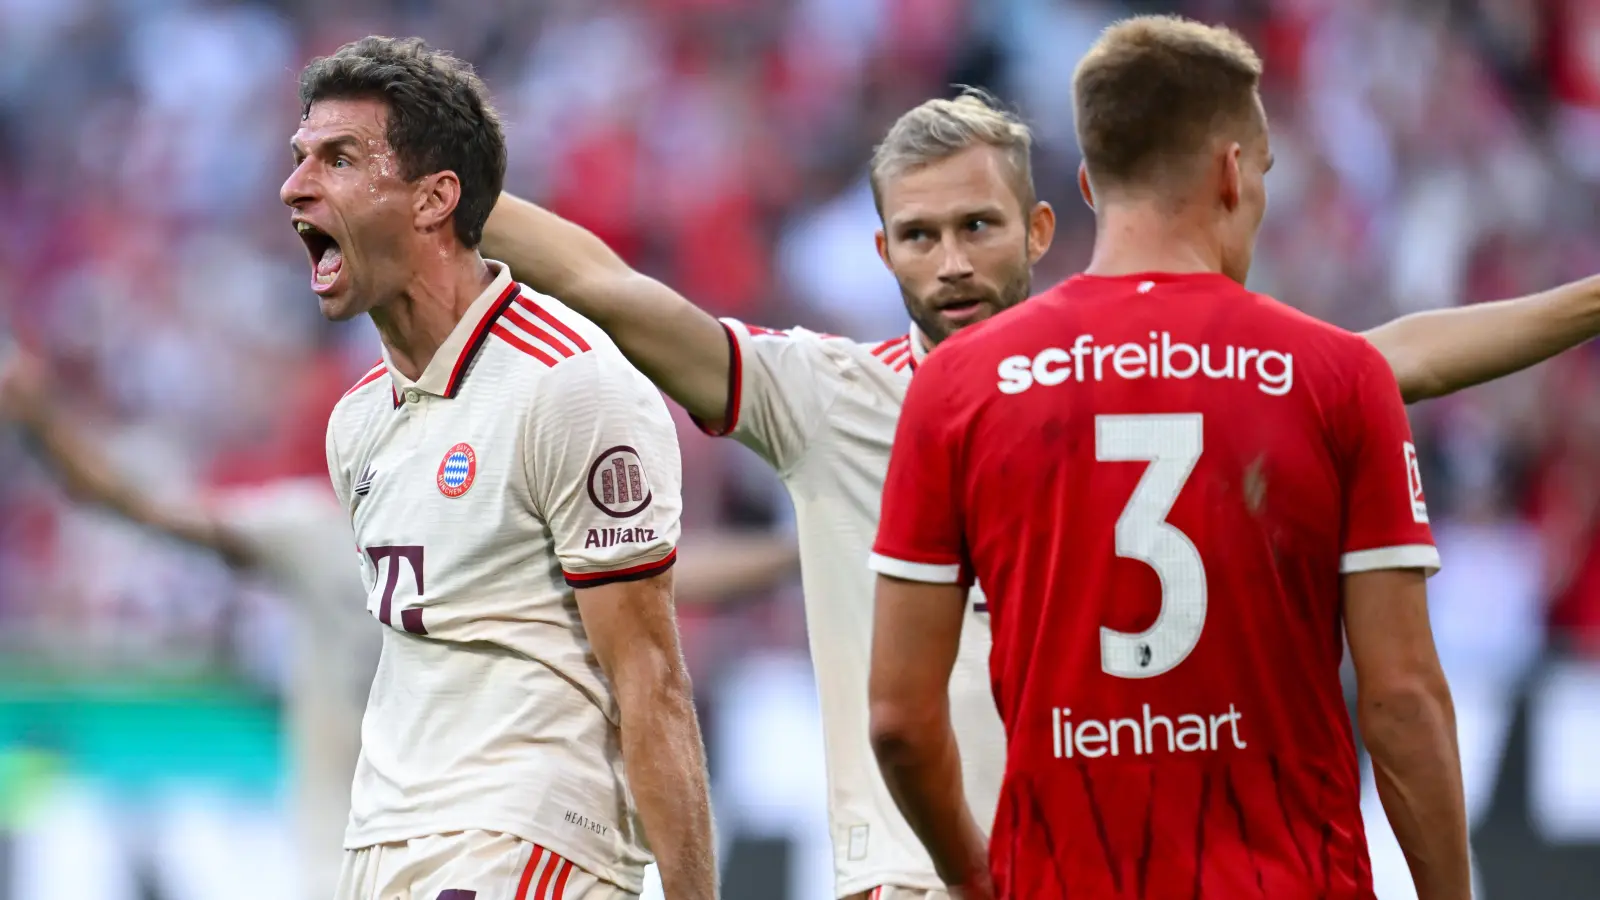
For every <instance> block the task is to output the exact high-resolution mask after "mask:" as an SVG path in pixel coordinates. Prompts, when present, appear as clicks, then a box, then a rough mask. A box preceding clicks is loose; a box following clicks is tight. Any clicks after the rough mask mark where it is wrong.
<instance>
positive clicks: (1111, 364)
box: [998, 331, 1294, 397]
mask: <svg viewBox="0 0 1600 900" xmlns="http://www.w3.org/2000/svg"><path fill="white" fill-rule="evenodd" d="M998 374H999V376H1000V382H999V385H998V387H999V388H1000V392H1001V393H1002V394H1020V393H1022V392H1023V391H1026V390H1028V389H1029V388H1031V387H1033V386H1034V385H1036V384H1038V385H1043V386H1045V387H1054V386H1056V385H1059V384H1065V383H1066V382H1068V381H1075V382H1084V381H1091V380H1092V381H1105V380H1106V379H1107V378H1121V379H1124V380H1128V381H1134V380H1138V379H1145V378H1149V379H1165V378H1171V379H1178V380H1183V379H1188V378H1195V377H1204V378H1210V379H1212V380H1215V381H1252V380H1253V381H1254V382H1255V385H1256V388H1257V389H1258V390H1260V391H1261V392H1262V393H1263V394H1270V395H1272V396H1274V397H1282V396H1283V395H1285V394H1287V393H1289V391H1290V390H1292V389H1293V388H1294V354H1292V353H1280V352H1279V351H1277V350H1260V349H1257V348H1254V347H1235V346H1232V345H1228V346H1222V347H1213V346H1211V345H1210V344H1201V345H1200V346H1198V347H1196V346H1195V345H1193V344H1186V343H1184V342H1182V341H1174V340H1172V334H1171V332H1167V331H1163V332H1161V333H1160V334H1157V333H1156V332H1154V331H1152V332H1150V343H1148V344H1140V343H1132V342H1129V343H1123V344H1097V343H1095V340H1094V335H1092V334H1080V335H1078V337H1077V340H1075V341H1073V342H1072V348H1071V349H1070V350H1068V349H1063V348H1061V347H1048V348H1046V349H1044V350H1041V351H1039V352H1038V353H1036V354H1034V355H1033V356H1020V355H1019V356H1008V357H1006V358H1005V359H1003V360H1001V361H1000V367H999V373H998Z"/></svg>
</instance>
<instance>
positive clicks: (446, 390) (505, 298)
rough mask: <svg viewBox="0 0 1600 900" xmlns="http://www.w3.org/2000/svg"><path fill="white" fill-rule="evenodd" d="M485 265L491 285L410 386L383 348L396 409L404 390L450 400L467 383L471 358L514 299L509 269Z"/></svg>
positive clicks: (493, 264) (468, 310) (496, 265)
mask: <svg viewBox="0 0 1600 900" xmlns="http://www.w3.org/2000/svg"><path fill="white" fill-rule="evenodd" d="M485 262H487V263H488V264H489V268H490V270H491V271H494V272H496V274H495V277H494V281H493V282H491V283H490V284H489V286H488V287H487V288H484V290H483V293H481V294H479V295H478V299H476V300H474V301H472V305H471V306H469V307H467V311H466V314H465V315H463V316H462V317H461V321H459V322H457V323H456V327H455V328H454V329H453V330H451V332H450V336H449V337H447V338H445V339H444V343H443V344H440V345H439V349H438V350H437V351H436V352H435V353H434V354H433V359H432V360H429V362H428V367H427V368H426V369H423V370H422V377H421V378H418V379H417V380H416V381H414V382H413V381H411V380H410V379H408V378H406V377H405V376H404V375H402V374H400V370H398V369H396V368H395V367H394V363H392V362H391V361H390V360H389V350H388V348H387V347H385V348H384V351H383V362H384V364H385V365H387V366H388V367H389V377H390V378H392V379H394V392H395V397H396V405H399V400H398V398H399V397H401V396H403V395H404V394H405V392H406V391H407V390H412V389H415V390H418V391H421V392H423V393H425V394H432V395H433V396H435V397H445V398H452V397H454V396H455V395H456V394H457V393H458V392H459V391H460V390H461V383H462V382H463V381H465V380H466V377H467V370H468V369H469V368H471V367H472V360H473V358H474V357H476V356H477V355H478V350H479V349H480V348H482V347H483V344H484V342H485V341H486V340H488V338H489V328H490V327H491V326H492V325H494V323H495V320H496V319H499V318H500V314H501V313H503V312H505V310H506V307H507V306H509V305H510V304H511V301H512V300H513V299H514V298H515V297H516V296H517V290H518V285H517V283H516V282H515V281H512V280H511V269H510V268H509V267H507V266H506V265H505V264H503V263H499V262H495V261H494V260H485Z"/></svg>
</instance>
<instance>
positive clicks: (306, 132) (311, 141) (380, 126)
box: [293, 98, 389, 147]
mask: <svg viewBox="0 0 1600 900" xmlns="http://www.w3.org/2000/svg"><path fill="white" fill-rule="evenodd" d="M388 124H389V110H388V107H387V106H386V105H385V104H384V103H382V102H381V101H378V100H372V99H365V98H362V99H336V100H318V101H317V102H315V103H313V104H311V109H309V110H307V111H306V115H305V118H303V119H301V120H300V128H299V130H297V131H296V132H295V135H294V139H293V143H294V144H295V145H297V146H305V147H309V146H314V145H316V144H319V143H323V142H326V141H334V140H341V139H342V140H349V141H353V142H355V143H357V144H360V145H361V146H362V147H373V146H377V147H387V146H388V138H387V131H388Z"/></svg>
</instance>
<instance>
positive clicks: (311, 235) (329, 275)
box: [294, 220, 344, 294]
mask: <svg viewBox="0 0 1600 900" xmlns="http://www.w3.org/2000/svg"><path fill="white" fill-rule="evenodd" d="M294 228H295V231H296V232H298V233H299V235H300V240H301V241H302V242H303V243H304V244H305V245H306V252H307V253H309V254H310V255H311V289H312V290H314V291H316V292H317V293H319V294H320V293H323V292H325V291H327V290H328V289H330V288H332V287H333V285H334V284H335V283H336V282H337V281H338V280H339V273H340V272H341V271H343V270H344V250H342V249H341V248H340V247H339V242H338V241H336V240H334V239H333V238H332V237H331V236H330V235H329V234H328V233H327V232H326V231H323V230H322V229H320V228H318V227H317V226H315V225H313V224H311V223H310V222H307V221H305V220H297V221H296V222H295V223H294Z"/></svg>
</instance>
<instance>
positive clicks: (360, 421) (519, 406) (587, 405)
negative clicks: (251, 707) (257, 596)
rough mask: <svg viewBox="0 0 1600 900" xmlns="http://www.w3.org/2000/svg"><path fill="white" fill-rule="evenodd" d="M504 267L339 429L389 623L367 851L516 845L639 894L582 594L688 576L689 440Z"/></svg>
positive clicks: (644, 856)
mask: <svg viewBox="0 0 1600 900" xmlns="http://www.w3.org/2000/svg"><path fill="white" fill-rule="evenodd" d="M491 266H492V267H493V268H494V269H495V270H496V271H497V277H496V279H495V281H494V283H493V284H492V285H491V286H490V287H489V288H488V289H487V290H485V291H484V293H483V294H482V296H480V297H479V298H478V299H477V300H476V301H475V302H474V303H473V304H472V306H471V308H470V309H468V311H467V313H466V315H465V316H464V317H463V318H462V320H461V322H460V323H458V324H457V326H456V328H455V330H454V331H453V332H452V333H451V334H450V336H449V338H448V339H447V340H446V341H445V342H444V344H443V346H441V347H440V348H439V350H438V352H437V353H435V354H434V357H433V360H432V361H431V362H430V363H429V365H428V367H427V369H426V370H425V371H424V372H423V373H422V376H421V377H420V378H419V379H418V380H417V381H415V382H411V381H409V380H408V379H406V378H405V376H403V375H401V374H400V373H399V372H397V371H395V370H394V368H393V366H392V365H390V364H389V363H388V362H387V361H386V362H385V363H384V364H382V365H380V366H379V367H377V368H375V369H373V370H372V372H370V373H369V374H368V376H367V377H366V378H365V379H363V380H362V381H361V382H360V383H359V384H357V385H356V387H355V388H353V389H352V390H351V392H350V393H349V394H347V395H346V396H345V398H344V399H343V400H341V401H340V402H339V405H338V406H337V407H336V408H335V409H334V411H333V417H332V420H331V421H330V422H329V424H328V468H329V471H330V472H331V474H332V477H333V483H334V488H335V490H336V491H337V493H338V494H339V497H340V498H341V500H343V502H344V504H345V506H346V508H348V509H349V510H350V513H351V517H352V520H353V523H354V526H355V535H356V545H357V548H358V552H359V554H360V557H361V570H362V574H363V576H364V577H365V579H366V586H367V589H368V595H367V609H368V611H369V612H370V613H371V614H372V615H373V617H375V618H376V619H377V620H378V621H379V622H381V623H382V624H383V625H385V626H388V627H387V628H386V629H384V630H383V638H384V642H383V655H382V657H381V659H380V660H379V662H378V672H377V676H376V677H375V678H374V680H373V685H372V695H371V698H370V700H369V701H368V704H367V713H366V717H365V719H364V721H363V724H362V750H361V760H360V762H359V764H358V765H357V768H356V777H355V786H354V790H353V794H352V797H351V814H350V827H349V829H348V831H347V832H346V835H345V847H346V848H349V849H356V848H361V847H368V846H372V845H374V844H380V843H393V842H400V841H406V840H410V839H414V838H419V837H424V836H429V835H437V834H445V833H449V832H455V831H470V830H478V831H489V832H498V833H501V834H509V835H513V836H515V837H518V838H521V839H523V840H525V841H528V842H530V843H534V844H537V845H539V846H542V847H547V848H549V849H550V850H551V851H553V852H555V853H557V854H559V855H560V856H562V857H564V858H566V859H569V860H572V861H573V862H574V863H575V864H577V865H578V866H580V867H582V868H583V869H585V870H587V871H588V872H590V873H592V874H594V875H596V876H598V877H600V878H602V879H605V880H607V881H610V882H613V883H615V884H617V885H619V886H621V887H623V888H625V889H627V890H630V891H634V892H637V891H639V890H640V888H641V884H642V877H643V872H644V866H645V865H646V864H647V863H648V862H649V860H650V856H649V852H648V850H647V849H646V847H645V845H644V840H643V835H642V833H641V830H640V826H639V823H638V821H637V814H636V811H635V808H634V804H633V799H632V797H631V795H630V793H629V790H628V782H627V778H626V776H625V774H624V772H623V766H622V753H621V744H620V737H619V734H618V731H617V723H618V712H617V705H616V702H615V699H614V697H613V695H612V693H611V688H610V685H609V684H608V683H607V682H606V680H605V677H604V675H603V674H602V672H601V670H600V668H599V665H598V663H597V662H596V659H595V656H594V653H593V651H592V650H591V649H590V646H589V642H588V639H587V638H586V636H585V633H584V628H583V622H582V621H581V619H580V617H579V614H578V607H577V603H576V600H575V598H574V593H573V592H574V588H581V587H592V586H599V585H602V584H607V583H610V582H615V581H624V580H631V579H638V578H646V577H649V576H651V575H654V574H657V573H660V572H663V571H665V570H666V569H667V568H668V567H669V566H671V565H672V563H673V561H674V559H675V553H676V550H675V549H674V548H675V545H676V543H677V539H678V527H679V526H678V518H679V511H680V507H681V498H680V492H681V487H680V482H681V478H682V473H681V470H680V461H679V457H678V444H677V434H676V431H675V429H674V428H673V424H672V419H671V417H670V415H669V414H668V412H667V408H666V404H665V403H664V402H663V401H662V399H661V395H660V393H659V392H658V391H657V390H656V389H655V387H654V386H652V385H651V384H650V382H649V381H648V380H647V379H645V377H644V376H643V375H641V374H639V372H638V371H637V370H635V369H634V368H633V367H632V366H630V365H629V364H628V362H627V361H626V360H625V359H623V357H622V355H621V353H620V352H619V351H618V350H617V349H616V346H615V345H614V344H612V343H611V341H610V339H609V338H607V337H606V335H605V334H604V333H603V332H601V331H600V329H599V328H597V327H595V326H594V325H593V324H592V323H590V322H589V321H588V320H586V319H584V318H582V317H581V316H579V315H577V314H576V313H574V312H572V311H571V310H569V309H567V308H566V307H565V306H563V305H561V304H560V303H559V302H557V301H555V300H552V299H550V298H548V297H543V296H540V295H538V294H535V293H533V292H532V291H529V290H528V289H526V288H524V287H522V286H521V285H518V284H516V283H514V282H513V281H512V280H511V276H510V273H509V271H508V270H506V269H505V267H504V266H502V265H500V264H499V263H491Z"/></svg>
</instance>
